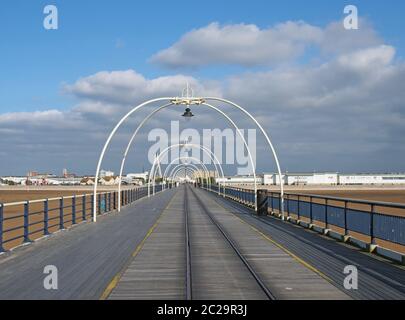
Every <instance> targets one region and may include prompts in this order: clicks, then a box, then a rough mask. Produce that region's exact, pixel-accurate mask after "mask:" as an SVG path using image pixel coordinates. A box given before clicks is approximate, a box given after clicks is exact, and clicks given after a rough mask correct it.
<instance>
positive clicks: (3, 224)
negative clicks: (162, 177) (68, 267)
mask: <svg viewBox="0 0 405 320" xmlns="http://www.w3.org/2000/svg"><path fill="white" fill-rule="evenodd" d="M162 190H163V186H162V185H156V186H155V192H156V193H157V192H161V191H162ZM147 195H148V187H147V186H145V187H138V188H133V189H127V190H122V191H121V206H126V205H129V204H131V203H132V202H134V201H137V200H139V199H141V198H144V197H146V196H147ZM117 201H118V192H116V191H111V192H103V193H99V194H97V214H99V215H102V214H106V213H109V212H112V211H114V210H116V209H117V208H118V202H117ZM92 213H93V194H83V195H75V196H64V197H56V198H52V199H39V200H30V201H22V202H14V203H0V253H1V252H4V251H6V250H9V249H12V248H14V247H16V246H18V245H20V244H23V243H29V242H32V240H33V239H36V238H38V237H41V236H46V235H49V234H51V233H53V232H55V231H58V230H63V229H66V228H68V227H70V226H73V225H76V224H78V223H81V222H85V221H88V220H90V218H91V217H92Z"/></svg>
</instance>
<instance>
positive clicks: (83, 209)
mask: <svg viewBox="0 0 405 320" xmlns="http://www.w3.org/2000/svg"><path fill="white" fill-rule="evenodd" d="M91 203H93V201H92V202H91ZM82 220H83V221H86V220H87V219H86V195H84V196H83V197H82Z"/></svg>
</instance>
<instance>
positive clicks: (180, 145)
mask: <svg viewBox="0 0 405 320" xmlns="http://www.w3.org/2000/svg"><path fill="white" fill-rule="evenodd" d="M187 146H194V147H195V148H200V150H203V152H205V153H207V154H208V155H209V156H210V157H211V155H210V152H211V150H209V151H210V152H208V151H207V150H208V148H202V146H199V145H196V144H187V143H178V144H173V145H171V146H168V147H166V148H165V149H164V150H163V151H162V152H161V153H160V154H159V155H158V156H157V157H156V158H155V160H154V161H153V165H152V168H151V170H150V174H149V177H148V185H150V181H151V179H150V178H151V177H152V178H153V180H152V184H153V194H154V193H155V164H156V162H157V161H159V160H160V157H161V156H163V155H164V154H166V153H167V152H168V151H169V150H171V149H173V148H178V147H187ZM211 153H212V152H211ZM194 159H196V158H194ZM211 159H212V158H211ZM177 160H179V159H177ZM177 160H176V161H177ZM200 163H201V164H203V163H202V162H201V161H200ZM213 163H214V166H215V170H216V171H217V174H218V176H219V171H218V168H217V166H216V164H215V161H214V160H213ZM220 166H221V165H220ZM221 170H222V166H221ZM222 172H223V170H222ZM152 173H153V176H152ZM148 196H150V190H149V188H148Z"/></svg>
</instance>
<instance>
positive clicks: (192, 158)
mask: <svg viewBox="0 0 405 320" xmlns="http://www.w3.org/2000/svg"><path fill="white" fill-rule="evenodd" d="M170 147H175V145H173V146H169V147H167V148H166V149H164V151H162V153H160V154H159V156H158V157H157V158H156V159H158V158H159V157H160V156H162V155H163V154H164V153H166V152H167V151H168V150H170ZM156 159H155V161H154V162H153V165H152V169H151V172H152V171H153V168H154V165H155V162H156ZM184 159H187V160H193V161H196V163H197V164H200V165H201V166H202V167H203V168H204V170H205V172H206V173H207V174H208V173H209V170H208V169H207V166H206V165H205V164H204V163H203V162H202V161H201V160H200V159H197V158H195V157H190V156H187V157H178V158H176V159H174V160H173V161H177V160H179V161H180V160H184ZM173 161H172V162H173ZM217 172H218V171H217ZM218 175H219V173H218ZM150 178H151V176H150V175H149V177H148V197H150V181H151V180H150ZM154 187H155V186H154V181H153V192H154Z"/></svg>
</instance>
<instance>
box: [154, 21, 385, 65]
mask: <svg viewBox="0 0 405 320" xmlns="http://www.w3.org/2000/svg"><path fill="white" fill-rule="evenodd" d="M377 44H381V39H379V37H378V36H377V34H376V32H375V31H374V29H373V28H372V27H371V25H370V24H369V23H368V22H367V21H366V20H364V19H362V20H361V28H360V29H359V30H346V29H344V28H343V24H342V22H334V23H331V24H329V25H328V26H326V27H325V28H323V29H322V28H320V27H317V26H312V25H310V24H307V23H305V22H302V21H298V22H294V21H288V22H285V23H280V24H278V25H276V26H274V27H270V28H264V29H260V28H259V27H258V26H256V25H254V24H230V25H222V26H221V25H219V24H218V23H211V24H209V25H208V26H205V27H202V28H199V29H195V30H192V31H190V32H188V33H186V34H185V35H183V36H182V37H181V38H180V39H179V40H178V41H177V42H176V43H174V44H173V45H172V46H170V47H169V48H167V49H164V50H162V51H159V52H158V53H156V54H155V55H153V56H152V57H151V61H152V62H154V63H157V64H160V65H163V66H166V67H169V68H182V67H200V66H203V65H210V64H214V65H216V64H225V65H242V66H247V67H250V66H274V65H279V64H280V63H288V62H291V61H294V60H296V59H297V58H298V57H301V56H302V55H303V54H304V53H305V52H306V49H307V48H310V47H313V46H315V47H317V48H319V50H321V51H322V52H324V53H326V54H330V53H338V54H340V53H343V52H348V51H354V50H357V49H359V48H366V47H370V46H375V45H377Z"/></svg>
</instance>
